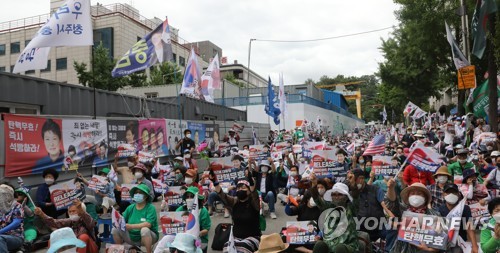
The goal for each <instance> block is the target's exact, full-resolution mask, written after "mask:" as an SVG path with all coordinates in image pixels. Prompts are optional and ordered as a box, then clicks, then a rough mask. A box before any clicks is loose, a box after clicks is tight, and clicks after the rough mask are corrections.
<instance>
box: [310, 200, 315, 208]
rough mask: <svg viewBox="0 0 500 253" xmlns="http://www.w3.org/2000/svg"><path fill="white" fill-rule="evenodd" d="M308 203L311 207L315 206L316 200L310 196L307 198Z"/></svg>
mask: <svg viewBox="0 0 500 253" xmlns="http://www.w3.org/2000/svg"><path fill="white" fill-rule="evenodd" d="M309 205H310V206H311V207H315V206H316V202H314V199H313V198H310V199H309Z"/></svg>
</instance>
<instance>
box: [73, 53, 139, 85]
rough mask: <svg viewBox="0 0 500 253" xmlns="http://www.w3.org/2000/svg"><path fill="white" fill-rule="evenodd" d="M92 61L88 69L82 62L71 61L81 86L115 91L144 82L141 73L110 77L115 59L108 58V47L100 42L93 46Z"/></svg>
mask: <svg viewBox="0 0 500 253" xmlns="http://www.w3.org/2000/svg"><path fill="white" fill-rule="evenodd" d="M92 62H93V64H94V66H93V67H92V66H90V69H88V68H89V67H88V65H87V64H86V63H84V62H76V61H75V62H73V67H74V68H75V71H76V73H77V77H78V81H79V82H80V83H81V84H83V86H87V87H95V88H97V89H102V90H109V91H116V90H118V89H119V88H121V87H124V86H128V85H130V86H134V87H139V86H143V85H144V83H145V80H146V77H145V75H144V74H141V73H136V74H133V75H132V76H129V77H117V78H114V77H112V76H111V71H112V70H113V68H114V67H115V64H116V61H114V60H113V59H111V58H110V56H109V51H108V49H107V48H105V47H104V46H103V45H102V43H100V44H99V45H98V46H97V47H95V48H94V51H93V60H92ZM91 64H92V63H91Z"/></svg>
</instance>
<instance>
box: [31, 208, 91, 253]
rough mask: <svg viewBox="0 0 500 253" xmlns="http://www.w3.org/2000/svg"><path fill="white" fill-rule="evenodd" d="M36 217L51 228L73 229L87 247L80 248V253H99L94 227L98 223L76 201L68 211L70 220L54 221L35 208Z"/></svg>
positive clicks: (78, 250)
mask: <svg viewBox="0 0 500 253" xmlns="http://www.w3.org/2000/svg"><path fill="white" fill-rule="evenodd" d="M35 215H37V216H38V217H40V219H41V220H42V221H43V223H44V224H45V225H46V226H47V227H50V228H56V229H60V228H64V227H69V228H71V230H72V232H73V233H74V234H75V235H76V237H77V238H78V239H79V240H81V241H83V242H84V243H85V247H81V248H78V249H77V250H76V252H78V253H93V252H98V251H99V249H98V248H97V244H96V237H95V233H94V227H95V226H96V224H97V222H96V221H95V220H94V219H93V218H92V217H91V216H90V215H89V214H88V213H87V212H86V208H85V205H84V204H83V203H82V202H81V201H80V200H79V199H76V200H74V201H73V205H72V206H70V207H69V209H68V216H69V218H65V219H54V218H52V217H50V216H47V215H46V214H45V213H44V212H43V211H42V209H40V208H39V207H37V208H35Z"/></svg>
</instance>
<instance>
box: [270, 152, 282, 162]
mask: <svg viewBox="0 0 500 253" xmlns="http://www.w3.org/2000/svg"><path fill="white" fill-rule="evenodd" d="M282 157H283V153H282V152H281V151H276V152H271V158H272V159H273V161H278V160H279V159H282Z"/></svg>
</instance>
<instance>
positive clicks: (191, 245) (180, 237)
mask: <svg viewBox="0 0 500 253" xmlns="http://www.w3.org/2000/svg"><path fill="white" fill-rule="evenodd" d="M196 239H197V238H196V237H195V236H194V235H192V234H188V233H177V234H176V235H175V239H174V242H172V244H170V245H168V246H169V248H176V249H178V250H180V251H184V252H186V253H202V252H203V250H202V249H201V248H200V247H196V245H195V241H196Z"/></svg>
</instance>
